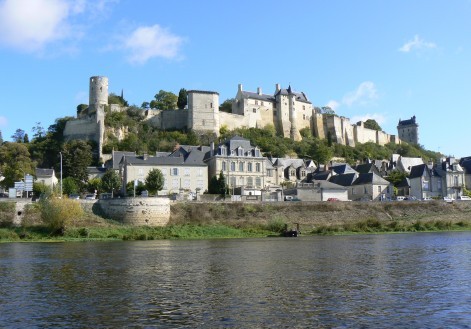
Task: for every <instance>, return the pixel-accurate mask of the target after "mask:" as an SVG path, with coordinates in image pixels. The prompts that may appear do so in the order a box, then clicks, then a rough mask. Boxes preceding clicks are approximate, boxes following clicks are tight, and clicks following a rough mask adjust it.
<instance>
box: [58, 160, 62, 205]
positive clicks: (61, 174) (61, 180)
mask: <svg viewBox="0 0 471 329" xmlns="http://www.w3.org/2000/svg"><path fill="white" fill-rule="evenodd" d="M59 154H60V156H61V199H62V152H59Z"/></svg>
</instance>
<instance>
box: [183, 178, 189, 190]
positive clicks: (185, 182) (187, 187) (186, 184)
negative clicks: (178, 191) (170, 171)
mask: <svg viewBox="0 0 471 329" xmlns="http://www.w3.org/2000/svg"><path fill="white" fill-rule="evenodd" d="M183 187H184V188H186V189H189V188H190V180H189V179H185V180H184V181H183Z"/></svg>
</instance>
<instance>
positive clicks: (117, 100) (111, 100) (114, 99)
mask: <svg viewBox="0 0 471 329" xmlns="http://www.w3.org/2000/svg"><path fill="white" fill-rule="evenodd" d="M108 104H118V105H121V106H129V104H128V102H127V101H126V100H125V99H124V97H123V96H118V95H116V94H114V93H110V94H109V95H108Z"/></svg>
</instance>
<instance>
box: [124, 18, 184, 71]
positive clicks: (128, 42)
mask: <svg viewBox="0 0 471 329" xmlns="http://www.w3.org/2000/svg"><path fill="white" fill-rule="evenodd" d="M182 42H183V38H181V37H179V36H177V35H175V34H172V33H171V32H169V31H168V30H167V29H164V28H162V27H160V26H159V25H153V26H142V27H139V28H137V29H135V30H134V31H133V32H132V33H131V34H130V35H128V36H126V37H125V40H124V49H125V50H127V51H128V52H129V54H128V60H129V61H130V62H131V63H138V64H143V63H145V62H147V61H148V60H149V59H151V58H154V57H163V58H168V59H175V58H178V57H179V51H180V46H181V44H182Z"/></svg>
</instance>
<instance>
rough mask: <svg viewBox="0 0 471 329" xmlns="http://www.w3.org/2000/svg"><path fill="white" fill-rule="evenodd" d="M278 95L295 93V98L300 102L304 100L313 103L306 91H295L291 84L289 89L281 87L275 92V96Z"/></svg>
mask: <svg viewBox="0 0 471 329" xmlns="http://www.w3.org/2000/svg"><path fill="white" fill-rule="evenodd" d="M277 95H294V99H295V100H296V101H298V102H304V103H309V104H311V102H310V101H309V100H308V99H307V96H306V94H305V93H303V92H301V93H297V92H294V91H293V90H292V89H291V86H289V87H288V89H283V88H282V89H280V90H278V92H276V93H275V96H277Z"/></svg>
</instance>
